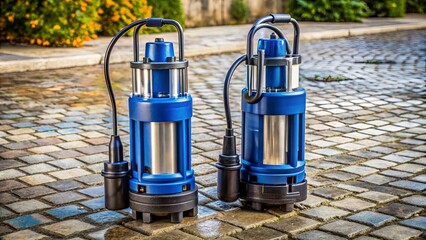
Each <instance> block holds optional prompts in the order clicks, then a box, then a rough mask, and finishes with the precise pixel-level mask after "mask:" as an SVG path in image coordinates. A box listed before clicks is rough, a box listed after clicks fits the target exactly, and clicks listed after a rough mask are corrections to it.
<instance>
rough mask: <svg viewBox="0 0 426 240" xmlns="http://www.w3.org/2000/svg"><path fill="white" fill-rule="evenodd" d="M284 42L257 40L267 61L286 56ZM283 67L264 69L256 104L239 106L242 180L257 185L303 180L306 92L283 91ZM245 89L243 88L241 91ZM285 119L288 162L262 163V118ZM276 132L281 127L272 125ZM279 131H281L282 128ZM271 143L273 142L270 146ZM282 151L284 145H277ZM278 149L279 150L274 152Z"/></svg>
mask: <svg viewBox="0 0 426 240" xmlns="http://www.w3.org/2000/svg"><path fill="white" fill-rule="evenodd" d="M285 44H286V42H285V41H284V39H273V38H271V39H260V40H259V43H258V49H263V50H265V57H266V58H274V57H285V56H286V46H285ZM286 81H287V79H286V71H285V66H266V77H265V82H266V84H265V89H266V92H264V93H262V98H261V99H260V100H259V102H257V103H254V104H250V103H247V102H246V101H244V99H243V100H242V102H241V105H242V113H243V115H242V118H243V121H242V122H243V127H242V135H243V136H242V138H243V140H242V148H241V149H242V154H241V155H242V168H241V181H243V182H253V183H257V184H270V185H280V184H282V185H285V184H289V183H291V184H292V183H300V182H302V181H303V180H304V179H305V175H306V174H305V169H304V167H305V157H304V151H305V144H304V143H305V111H306V92H305V89H303V88H297V89H294V90H293V91H291V92H286ZM246 91H248V90H247V88H244V89H243V91H242V92H243V94H244V92H246ZM269 116H286V117H287V128H286V129H288V137H287V139H288V141H287V147H288V149H287V152H286V153H285V154H286V155H287V156H286V158H287V161H286V163H285V164H279V165H278V164H277V165H271V164H268V163H265V160H266V159H265V157H266V156H265V154H264V145H265V144H266V142H265V139H264V136H265V133H264V130H265V129H264V125H265V117H269ZM272 127H274V128H275V130H274V131H279V129H277V128H279V127H284V126H283V125H281V126H279V125H277V126H272ZM281 130H282V129H281ZM270 144H272V143H270ZM279 147H280V148H285V146H284V145H282V146H279ZM274 150H275V151H276V150H279V149H274Z"/></svg>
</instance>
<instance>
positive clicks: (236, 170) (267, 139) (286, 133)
mask: <svg viewBox="0 0 426 240" xmlns="http://www.w3.org/2000/svg"><path fill="white" fill-rule="evenodd" d="M273 23H291V24H292V25H293V27H294V30H295V31H294V39H293V50H292V49H291V48H290V46H289V45H288V41H287V39H286V38H285V36H284V34H283V32H282V31H281V30H280V29H279V28H278V27H276V26H275V25H273ZM265 28H267V29H269V30H272V32H273V33H272V34H271V37H270V38H268V39H260V40H259V41H258V44H257V47H256V51H257V54H254V53H253V51H252V46H253V41H254V36H255V34H256V32H257V31H258V30H260V29H265ZM299 33H300V28H299V25H298V23H297V21H296V20H295V19H293V18H291V16H290V15H288V14H270V15H269V16H265V17H262V18H260V19H258V20H257V21H256V22H255V23H254V24H253V26H252V27H251V29H250V31H249V33H248V37H247V53H246V54H245V55H242V56H241V57H239V58H238V59H237V60H236V61H235V62H234V63H233V64H232V65H231V67H230V68H229V70H228V73H227V75H226V78H225V84H224V91H223V92H224V106H225V115H226V121H227V127H226V134H225V136H224V139H223V148H222V153H221V154H220V155H219V161H218V162H217V163H216V167H217V168H218V186H217V188H218V191H217V192H218V198H219V199H220V200H222V201H226V202H233V201H236V200H238V198H239V199H240V200H241V201H242V202H243V203H244V204H245V205H246V206H251V208H252V209H254V210H262V209H264V208H267V207H269V206H279V207H280V208H281V209H282V210H284V211H291V210H292V209H293V206H294V203H295V202H300V201H303V200H305V199H306V197H307V181H306V173H305V154H304V153H305V111H306V92H305V89H303V88H301V87H299V64H300V63H301V56H300V55H299V53H298V51H299ZM243 62H245V63H246V67H247V84H246V87H245V88H244V89H242V97H241V108H242V141H241V160H240V156H239V155H238V154H237V151H236V137H235V136H234V130H233V127H232V119H231V111H230V104H229V89H230V87H229V86H230V81H231V78H232V75H233V73H234V71H235V70H236V68H237V67H238V66H239V65H240V64H242V63H243Z"/></svg>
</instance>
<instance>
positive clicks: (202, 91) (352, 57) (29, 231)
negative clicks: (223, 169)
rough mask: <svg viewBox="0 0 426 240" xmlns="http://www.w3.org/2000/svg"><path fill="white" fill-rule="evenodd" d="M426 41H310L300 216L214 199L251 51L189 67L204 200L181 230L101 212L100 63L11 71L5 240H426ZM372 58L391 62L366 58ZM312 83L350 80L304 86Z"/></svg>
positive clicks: (4, 143) (2, 189)
mask: <svg viewBox="0 0 426 240" xmlns="http://www.w3.org/2000/svg"><path fill="white" fill-rule="evenodd" d="M425 34H426V31H424V30H423V31H407V32H399V33H398V32H395V33H389V34H379V35H370V36H359V37H350V38H345V39H332V40H321V41H303V42H301V46H300V49H301V54H302V56H303V63H302V64H301V65H300V67H301V79H302V81H301V85H302V86H303V87H305V88H306V90H307V93H308V94H307V96H308V99H307V114H306V119H307V120H306V159H307V172H308V184H309V195H308V199H307V200H306V201H304V202H302V203H299V204H297V205H296V208H295V210H294V212H293V213H290V214H288V213H284V212H282V211H279V210H276V209H275V210H274V209H270V210H268V211H267V212H262V213H256V212H251V211H248V210H240V209H241V208H242V205H241V203H240V202H235V203H223V202H220V201H218V200H217V193H216V186H215V185H216V179H215V175H216V169H215V167H214V163H215V161H216V160H217V157H218V154H219V153H220V151H221V144H222V136H223V134H224V129H225V121H224V113H223V103H222V88H223V79H224V76H225V74H226V71H227V69H228V68H229V66H230V65H231V64H232V62H233V61H234V60H235V59H236V58H237V57H238V56H240V54H241V53H235V54H227V55H212V56H206V57H196V58H192V59H189V60H190V68H189V80H190V92H191V94H192V96H193V99H194V116H193V119H192V132H193V134H192V142H193V147H192V153H193V154H192V163H193V168H194V169H195V173H196V175H197V184H198V187H199V194H200V196H201V197H200V208H199V216H198V217H196V218H188V217H187V218H185V220H184V221H183V222H182V223H181V224H171V223H168V222H165V221H163V220H160V221H159V222H155V223H153V224H150V225H148V224H143V223H141V222H140V221H134V220H132V219H131V217H130V211H129V210H128V209H127V210H122V211H116V212H110V211H107V210H106V209H104V204H105V202H104V197H103V195H104V193H103V188H102V181H103V180H102V177H101V176H100V174H99V172H100V169H102V162H103V161H105V160H107V158H108V149H107V145H108V141H109V135H110V133H111V119H110V117H111V115H110V109H109V102H108V97H107V94H106V88H105V84H104V79H103V73H102V66H89V67H81V68H71V69H61V70H51V71H34V72H25V73H11V74H0V80H1V86H0V204H1V206H0V238H2V239H13V240H15V239H43V238H51V239H60V238H70V239H71V238H75V239H104V238H105V239H110V238H122V237H125V238H127V239H145V238H146V239H201V238H220V239H234V240H235V239H285V238H290V239H327V240H331V239H345V238H355V239H365V240H367V239H378V238H379V239H409V238H420V237H419V236H420V235H421V234H422V233H423V232H424V231H425V219H424V214H425V213H426V212H425V207H426V197H425V196H424V191H425V189H426V188H425V184H426V183H425V171H426V158H425V156H426V148H425V147H424V146H425V145H426V121H425V119H424V118H425V116H426V102H425V97H426V86H425V80H426V78H425V71H424V68H425V62H424V51H425V49H426V46H425V42H424V35H425ZM367 60H368V61H373V60H374V61H376V63H380V64H366V63H362V62H365V61H367ZM111 69H112V79H113V83H114V89H115V90H116V97H117V102H118V111H119V115H120V117H119V121H118V123H119V126H120V130H121V135H122V137H123V141H124V147H125V151H124V152H125V154H126V158H128V156H127V155H128V141H129V137H128V132H129V128H128V118H127V117H126V116H127V115H128V114H127V106H126V105H127V96H128V94H129V93H130V91H131V81H130V76H131V71H130V68H129V67H128V64H120V65H113V66H111ZM315 74H317V75H319V76H328V75H331V76H343V77H345V78H350V79H351V80H347V81H336V82H321V81H311V80H306V79H305V78H306V77H312V76H314V75H315ZM244 79H245V68H244V67H241V68H239V69H238V70H237V71H236V72H235V74H234V80H233V83H232V85H231V91H230V92H231V96H230V97H231V107H232V115H233V120H234V124H235V128H236V133H237V137H238V138H240V134H241V130H240V128H241V113H240V112H239V111H240V110H239V109H240V106H239V105H240V104H239V101H240V90H241V88H242V87H243V86H244ZM239 143H240V141H239ZM246 211H248V212H249V214H247V212H246ZM423 237H424V235H423Z"/></svg>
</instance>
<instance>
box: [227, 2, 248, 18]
mask: <svg viewBox="0 0 426 240" xmlns="http://www.w3.org/2000/svg"><path fill="white" fill-rule="evenodd" d="M229 12H230V14H231V16H232V17H233V18H234V19H235V20H236V21H237V23H244V22H246V20H247V17H248V16H249V8H248V5H247V4H246V2H244V0H233V1H232V3H231V9H230V11H229Z"/></svg>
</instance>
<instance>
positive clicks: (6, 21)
mask: <svg viewBox="0 0 426 240" xmlns="http://www.w3.org/2000/svg"><path fill="white" fill-rule="evenodd" d="M98 7H99V0H73V1H71V0H65V1H55V0H38V1H30V0H2V1H1V5H0V13H1V15H0V32H1V33H0V40H1V41H8V42H11V43H29V44H37V45H41V46H73V47H80V46H82V45H83V42H84V41H88V40H90V39H94V38H97V35H96V32H97V31H98V30H99V28H100V26H99V24H98V23H97V20H98V13H97V9H98Z"/></svg>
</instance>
